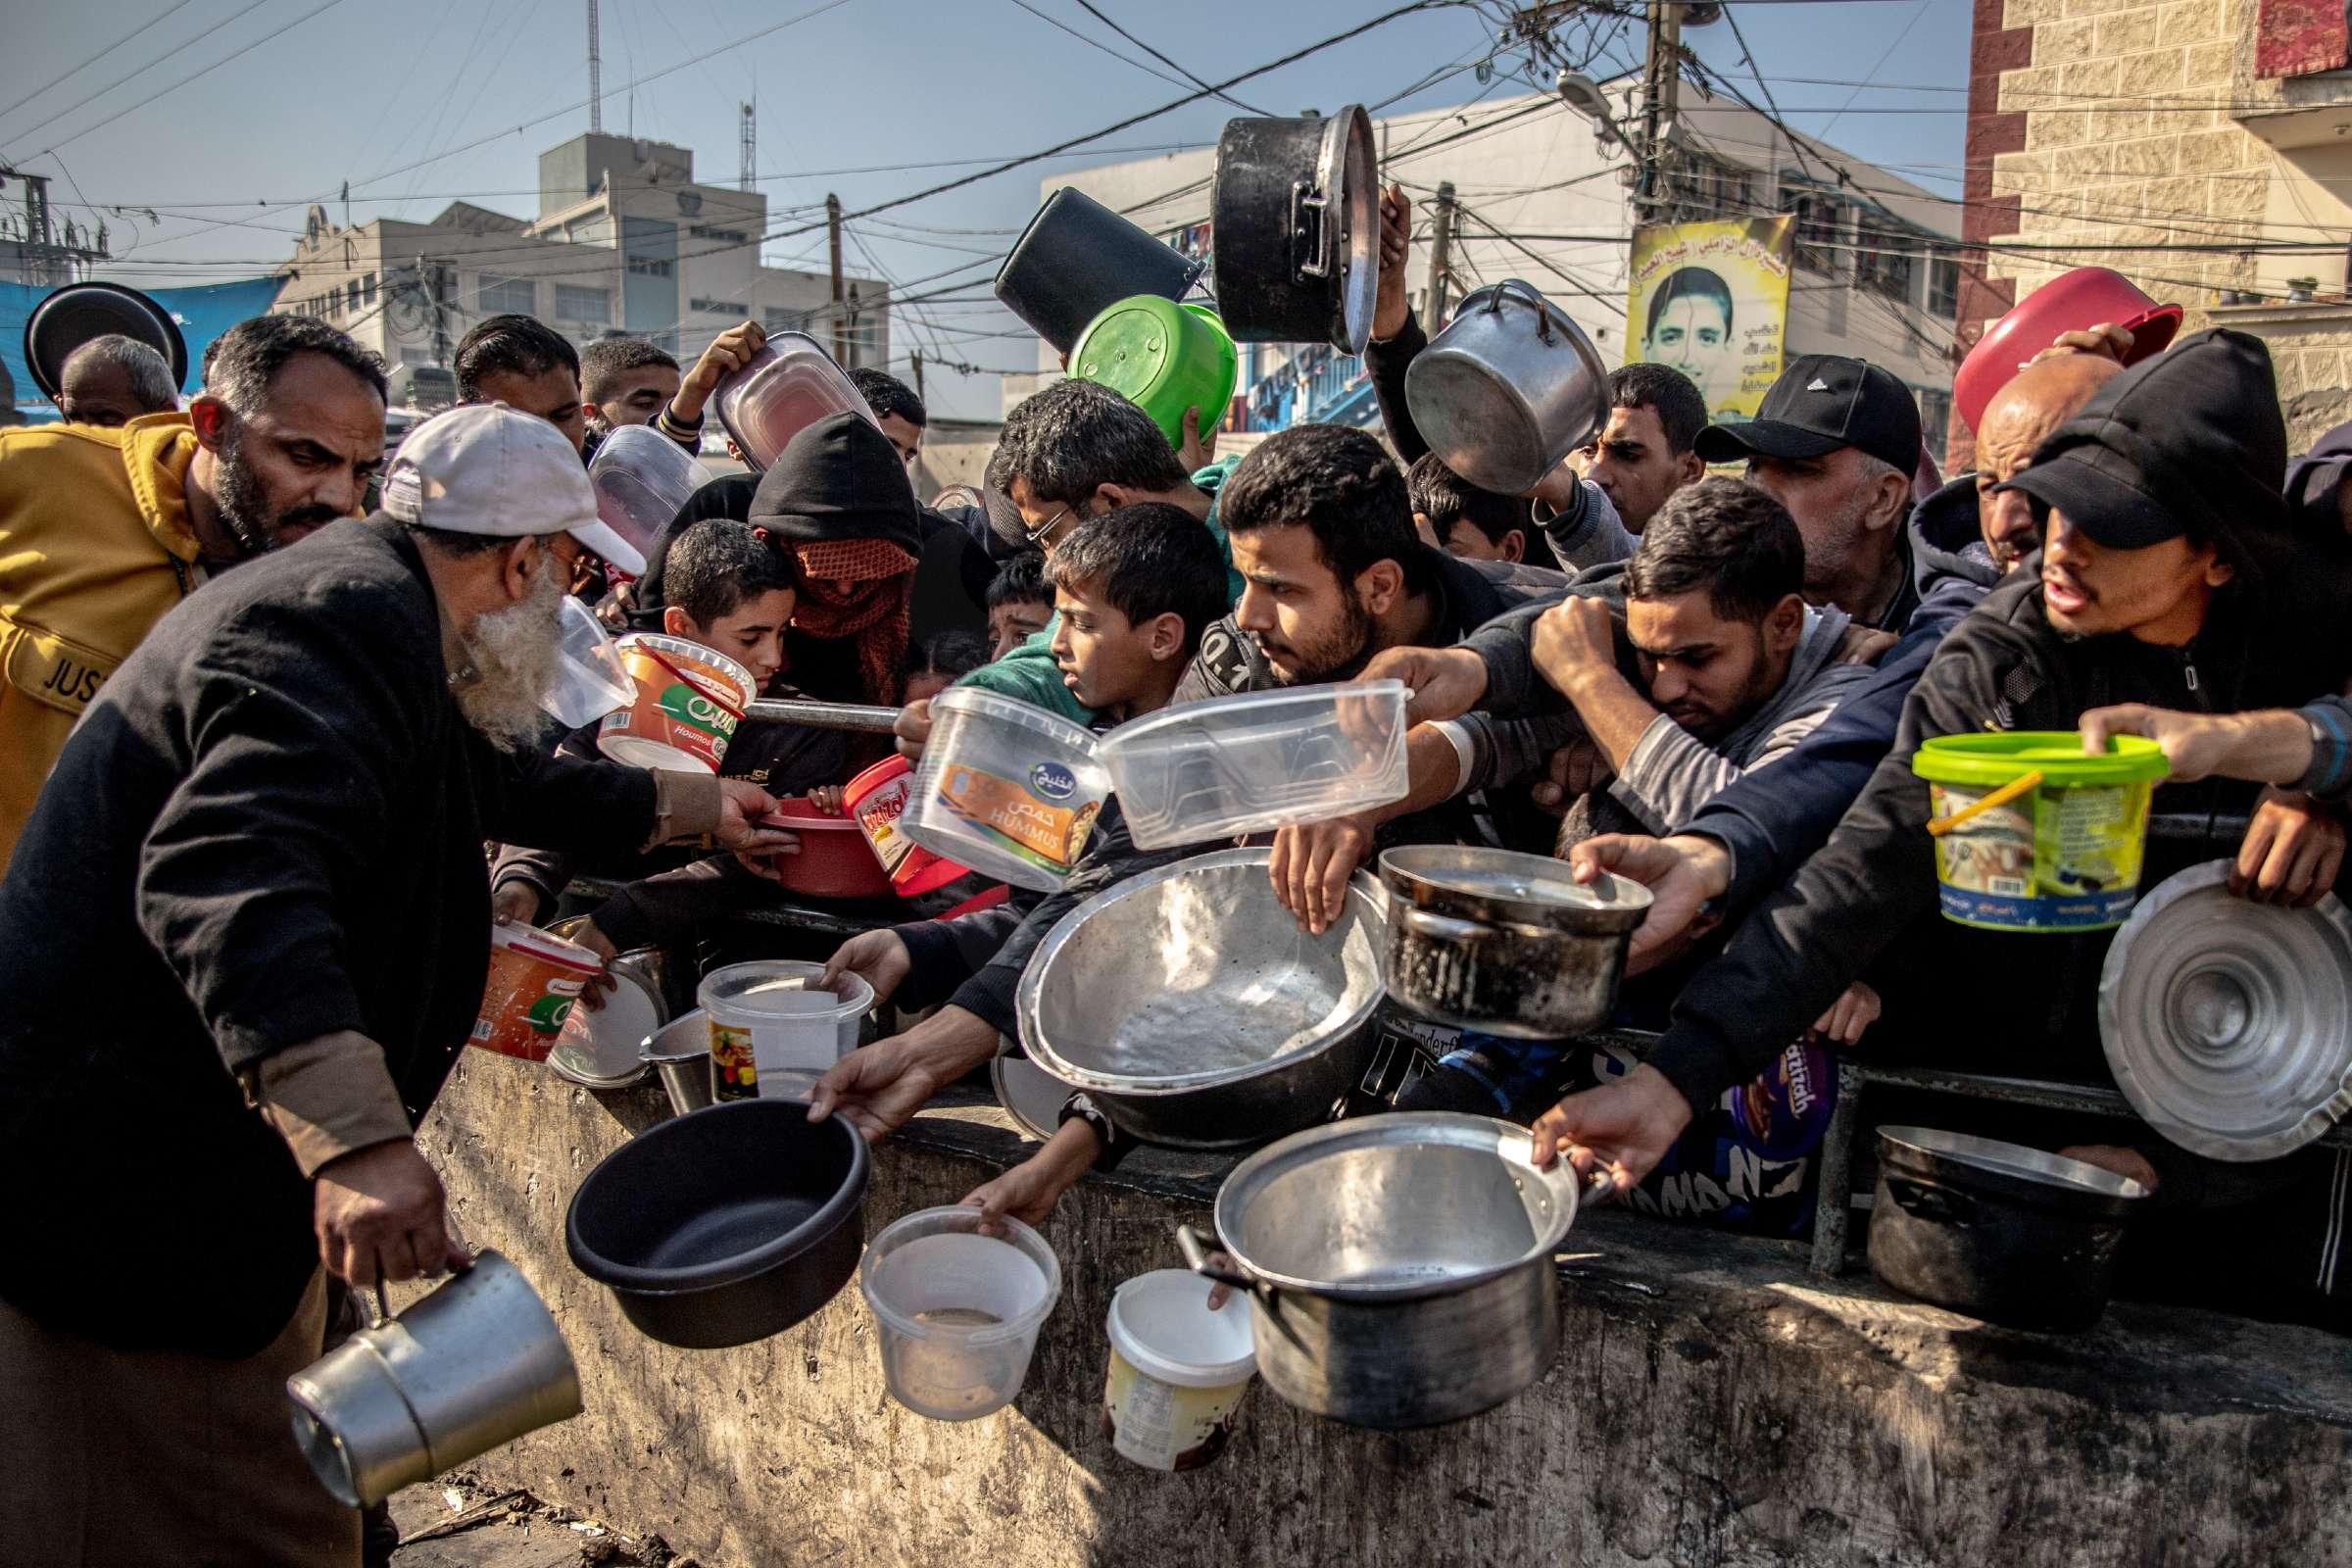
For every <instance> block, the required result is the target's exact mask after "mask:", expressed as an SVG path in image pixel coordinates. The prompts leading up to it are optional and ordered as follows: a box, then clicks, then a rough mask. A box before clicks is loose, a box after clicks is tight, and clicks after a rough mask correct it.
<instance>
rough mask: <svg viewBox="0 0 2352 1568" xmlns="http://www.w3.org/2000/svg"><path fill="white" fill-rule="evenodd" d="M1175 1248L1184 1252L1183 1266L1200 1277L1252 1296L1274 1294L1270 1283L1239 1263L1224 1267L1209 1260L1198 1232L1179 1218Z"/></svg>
mask: <svg viewBox="0 0 2352 1568" xmlns="http://www.w3.org/2000/svg"><path fill="white" fill-rule="evenodd" d="M1176 1250H1178V1251H1180V1252H1182V1253H1183V1254H1184V1263H1185V1266H1186V1267H1187V1268H1189V1269H1191V1270H1192V1271H1193V1272H1194V1273H1196V1274H1198V1275H1200V1276H1201V1278H1202V1279H1209V1280H1214V1281H1216V1282H1217V1283H1218V1284H1219V1285H1230V1286H1232V1287H1233V1288H1234V1289H1235V1290H1237V1291H1248V1292H1250V1294H1251V1295H1252V1296H1263V1297H1266V1298H1268V1299H1272V1297H1273V1295H1274V1288H1273V1287H1272V1286H1271V1285H1268V1284H1267V1283H1266V1282H1265V1281H1263V1280H1261V1279H1259V1278H1258V1277H1257V1276H1256V1275H1254V1274H1250V1273H1248V1272H1247V1271H1245V1270H1244V1269H1243V1268H1242V1267H1241V1265H1239V1264H1235V1265H1234V1266H1233V1267H1231V1268H1225V1267H1220V1266H1219V1265H1217V1264H1215V1263H1212V1262H1210V1261H1209V1258H1208V1248H1207V1246H1206V1244H1204V1243H1203V1242H1202V1241H1201V1234H1200V1232H1198V1231H1196V1230H1194V1229H1193V1228H1192V1227H1191V1226H1190V1225H1187V1224H1185V1223H1183V1222H1182V1221H1181V1220H1180V1221H1178V1222H1177V1225H1176Z"/></svg>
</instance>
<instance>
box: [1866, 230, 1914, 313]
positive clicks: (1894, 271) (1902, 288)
mask: <svg viewBox="0 0 2352 1568" xmlns="http://www.w3.org/2000/svg"><path fill="white" fill-rule="evenodd" d="M1918 243H1919V242H1918V240H1917V239H1915V238H1914V237H1913V236H1911V235H1909V234H1905V233H1903V232H1901V231H1900V230H1897V229H1892V228H1880V227H1874V226H1872V225H1869V224H1864V225H1862V226H1861V227H1859V228H1857V229H1855V231H1854V282H1855V284H1856V285H1857V286H1859V287H1862V288H1867V289H1871V290H1874V291H1876V292H1878V293H1881V294H1884V295H1886V296H1887V298H1889V299H1895V300H1904V301H1908V300H1909V299H1910V298H1911V274H1912V272H1913V270H1915V269H1916V268H1917V266H1918V260H1919V258H1918V256H1917V255H1916V253H1915V251H1914V247H1915V246H1917V244H1918Z"/></svg>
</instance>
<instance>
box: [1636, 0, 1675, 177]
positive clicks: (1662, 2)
mask: <svg viewBox="0 0 2352 1568" xmlns="http://www.w3.org/2000/svg"><path fill="white" fill-rule="evenodd" d="M1682 81H1683V8H1682V7H1681V6H1680V5H1677V4H1673V3H1671V0H1650V3H1649V52H1648V54H1647V55H1646V56H1645V57H1644V58H1643V60H1642V149H1641V151H1642V168H1641V171H1640V172H1639V174H1638V175H1637V177H1636V183H1635V186H1634V221H1636V222H1647V221H1650V220H1651V218H1652V217H1654V216H1655V211H1654V210H1655V209H1656V207H1657V206H1658V205H1659V200H1660V198H1659V195H1658V190H1659V186H1660V184H1661V182H1662V181H1661V176H1662V175H1663V173H1664V172H1665V163H1666V139H1667V133H1668V132H1669V131H1671V130H1672V129H1673V128H1674V115H1675V100H1676V97H1677V95H1678V89H1680V87H1681V86H1682Z"/></svg>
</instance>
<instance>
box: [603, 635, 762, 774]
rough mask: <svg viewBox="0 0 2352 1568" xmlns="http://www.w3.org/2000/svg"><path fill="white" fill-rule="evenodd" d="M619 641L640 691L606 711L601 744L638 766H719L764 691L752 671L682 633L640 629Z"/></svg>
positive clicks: (711, 769) (684, 769)
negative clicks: (745, 714)
mask: <svg viewBox="0 0 2352 1568" xmlns="http://www.w3.org/2000/svg"><path fill="white" fill-rule="evenodd" d="M613 647H614V648H615V649H617V650H618V651H619V654H620V662H621V667H622V668H623V669H625V670H627V671H628V673H629V678H630V679H631V680H633V681H634V682H636V686H637V692H636V697H635V700H634V701H632V702H631V703H630V704H629V706H628V707H626V708H624V709H622V710H620V711H618V712H616V713H608V714H607V715H605V720H604V722H603V724H602V725H600V726H599V727H598V730H597V735H596V747H597V750H598V751H600V752H603V753H604V754H605V755H606V756H607V757H610V758H612V759H613V760H614V761H616V762H627V763H629V764H630V765H631V766H633V767H662V768H669V769H672V770H674V771H677V772H681V773H697V772H700V773H715V772H717V771H718V764H719V763H720V762H722V761H724V760H726V756H727V744H728V743H729V742H730V741H732V740H733V739H734V738H735V727H736V726H737V725H738V724H740V723H742V722H743V711H744V709H745V707H746V706H747V705H748V704H750V702H751V700H752V698H753V697H754V696H755V695H757V693H758V686H757V685H756V684H755V683H754V681H753V680H752V672H751V671H750V670H748V669H746V668H744V667H743V666H742V665H741V664H739V663H737V662H735V661H734V660H732V659H729V658H728V657H727V656H726V655H724V654H722V653H719V652H718V651H717V650H715V649H711V648H705V647H704V646H703V645H702V644H700V643H690V642H688V641H686V640H685V639H684V638H682V637H663V636H660V635H658V634H656V633H653V632H639V633H636V634H635V635H633V636H629V637H623V638H621V639H620V640H619V641H618V642H617V643H615V644H613Z"/></svg>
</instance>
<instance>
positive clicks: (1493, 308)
mask: <svg viewBox="0 0 2352 1568" xmlns="http://www.w3.org/2000/svg"><path fill="white" fill-rule="evenodd" d="M1507 294H1518V295H1520V296H1521V297H1523V298H1524V299H1526V301H1527V303H1528V304H1529V305H1531V306H1533V307H1535V312H1536V339H1537V341H1539V342H1542V343H1549V342H1550V341H1551V311H1550V310H1549V308H1548V307H1547V305H1546V303H1545V301H1544V296H1543V295H1541V294H1539V293H1537V292H1536V290H1535V288H1534V286H1533V285H1532V284H1528V283H1523V282H1521V281H1520V280H1519V279H1517V278H1515V277H1506V278H1504V279H1503V280H1502V281H1501V282H1499V283H1496V284H1495V286H1494V287H1492V288H1490V289H1489V290H1487V310H1486V314H1487V315H1489V316H1500V315H1501V314H1502V301H1503V296H1505V295H1507Z"/></svg>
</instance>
